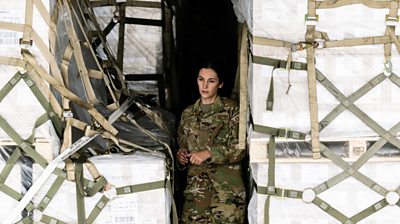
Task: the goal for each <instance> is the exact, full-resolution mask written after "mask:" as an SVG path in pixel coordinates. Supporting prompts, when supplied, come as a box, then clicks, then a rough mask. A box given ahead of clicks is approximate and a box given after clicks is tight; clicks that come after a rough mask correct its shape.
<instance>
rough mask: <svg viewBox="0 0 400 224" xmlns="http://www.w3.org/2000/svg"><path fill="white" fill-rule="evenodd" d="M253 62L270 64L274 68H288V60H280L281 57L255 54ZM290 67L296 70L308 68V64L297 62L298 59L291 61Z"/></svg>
mask: <svg viewBox="0 0 400 224" xmlns="http://www.w3.org/2000/svg"><path fill="white" fill-rule="evenodd" d="M253 63H256V64H261V65H269V66H272V67H274V68H282V69H286V68H287V61H286V60H280V59H275V58H267V57H261V56H253ZM289 68H290V69H294V70H304V71H306V70H307V64H306V63H303V62H296V61H291V62H290V67H289Z"/></svg>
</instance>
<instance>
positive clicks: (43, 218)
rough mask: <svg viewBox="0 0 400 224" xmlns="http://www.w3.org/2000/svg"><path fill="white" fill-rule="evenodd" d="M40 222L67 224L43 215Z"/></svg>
mask: <svg viewBox="0 0 400 224" xmlns="http://www.w3.org/2000/svg"><path fill="white" fill-rule="evenodd" d="M40 221H41V222H43V223H48V224H67V223H66V222H63V221H60V220H58V219H56V218H53V217H51V216H48V215H45V214H43V215H42V219H41V220H40Z"/></svg>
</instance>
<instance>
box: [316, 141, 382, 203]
mask: <svg viewBox="0 0 400 224" xmlns="http://www.w3.org/2000/svg"><path fill="white" fill-rule="evenodd" d="M321 152H322V153H323V154H324V155H325V156H326V157H328V158H329V159H330V160H332V162H333V163H334V164H336V165H337V166H339V167H340V168H342V169H343V170H344V171H345V172H347V174H345V175H349V176H353V177H354V178H355V179H357V180H359V181H360V182H361V183H363V184H364V185H366V186H367V187H369V188H371V189H372V190H373V191H375V192H377V193H378V194H380V195H382V196H383V197H385V196H386V194H387V193H388V192H389V191H388V190H386V189H385V188H384V187H382V186H380V185H379V184H377V183H376V182H374V181H373V180H371V179H370V178H369V177H367V176H365V175H364V174H362V173H360V172H359V171H358V170H357V169H354V168H353V167H352V166H350V165H349V164H348V163H347V162H345V161H344V160H343V159H342V158H341V157H339V156H338V155H336V154H335V153H334V152H332V151H331V150H330V149H329V148H327V147H326V146H325V145H323V144H321Z"/></svg>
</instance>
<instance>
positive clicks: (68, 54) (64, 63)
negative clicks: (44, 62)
mask: <svg viewBox="0 0 400 224" xmlns="http://www.w3.org/2000/svg"><path fill="white" fill-rule="evenodd" d="M73 53H74V51H73V49H72V45H71V43H68V44H67V46H66V47H65V50H64V54H63V57H62V60H61V65H60V67H61V75H62V76H63V79H64V82H65V86H67V87H69V76H68V68H69V63H70V60H71V58H72V55H73Z"/></svg>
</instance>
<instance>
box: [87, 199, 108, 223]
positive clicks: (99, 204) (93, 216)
mask: <svg viewBox="0 0 400 224" xmlns="http://www.w3.org/2000/svg"><path fill="white" fill-rule="evenodd" d="M109 200H110V199H109V198H107V197H106V196H104V195H103V196H102V197H101V198H100V200H99V201H98V202H97V203H96V205H95V206H94V208H93V210H92V212H91V213H90V215H89V217H88V218H87V220H86V221H87V223H93V222H94V220H96V218H97V216H98V215H99V214H100V212H101V211H102V210H103V208H104V207H105V206H106V204H107V202H108V201H109Z"/></svg>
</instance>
